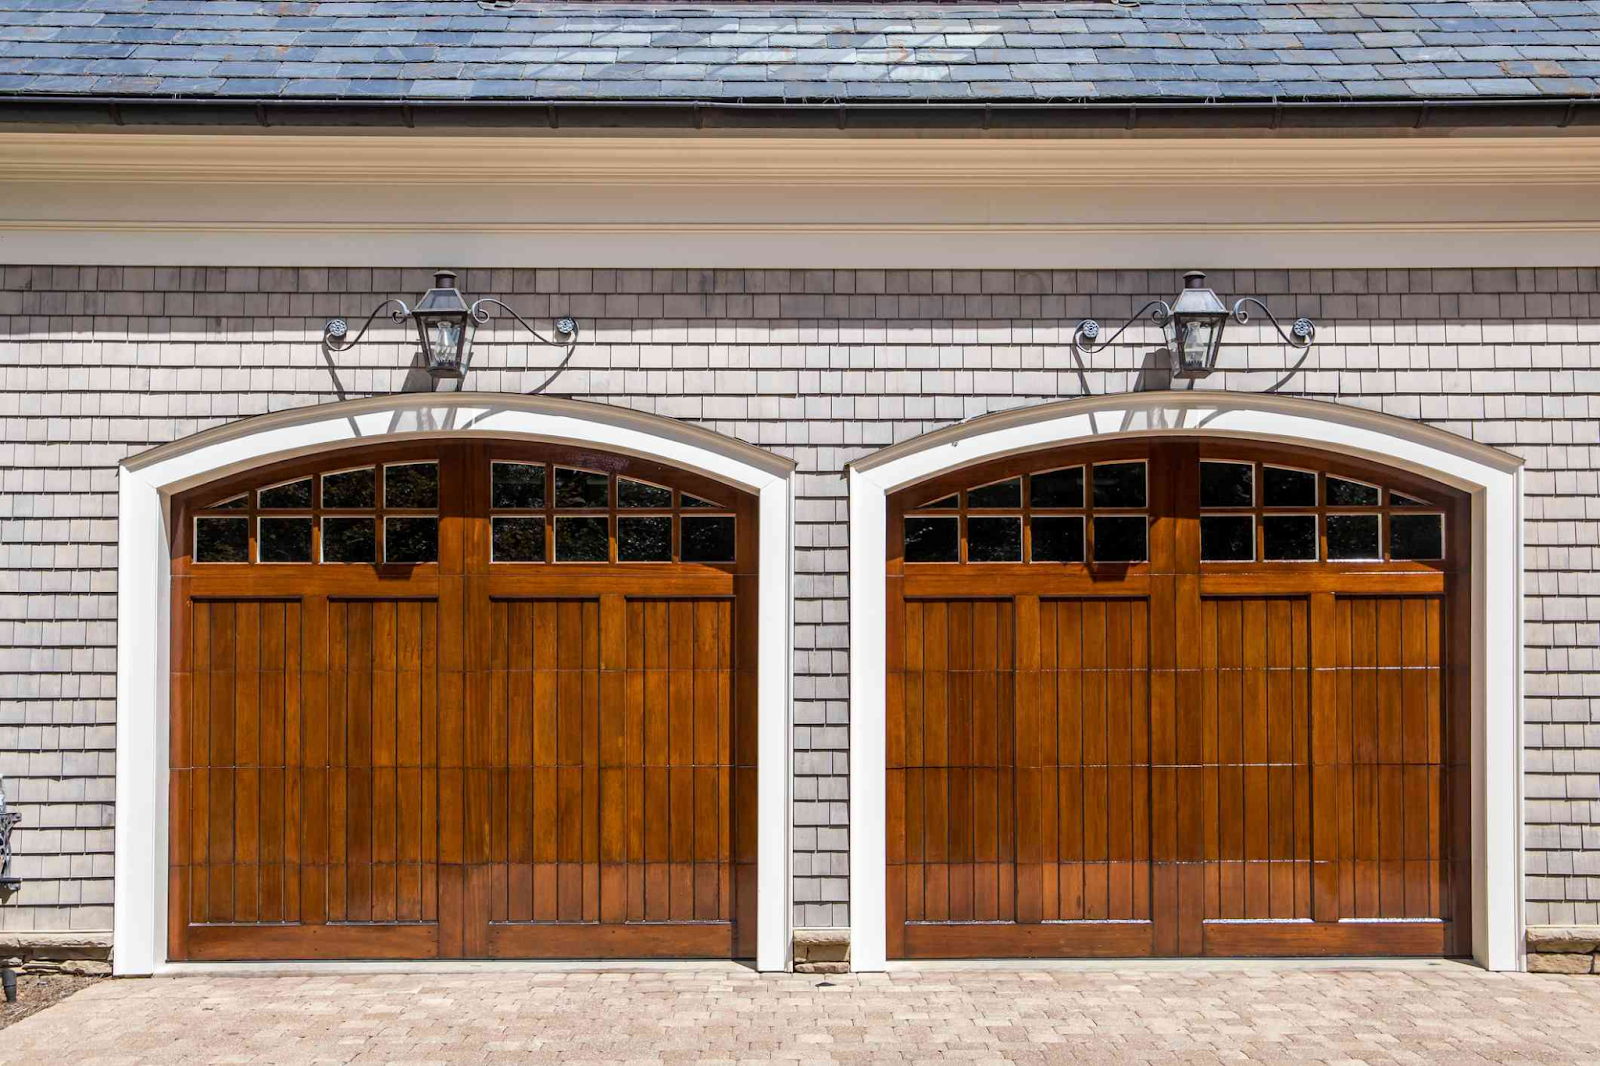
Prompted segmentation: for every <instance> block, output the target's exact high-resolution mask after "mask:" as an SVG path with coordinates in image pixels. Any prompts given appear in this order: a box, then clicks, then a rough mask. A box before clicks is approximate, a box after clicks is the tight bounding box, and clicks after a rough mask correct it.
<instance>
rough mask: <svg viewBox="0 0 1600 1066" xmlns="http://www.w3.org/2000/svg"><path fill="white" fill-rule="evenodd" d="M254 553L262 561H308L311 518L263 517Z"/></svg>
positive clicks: (309, 555) (309, 559)
mask: <svg viewBox="0 0 1600 1066" xmlns="http://www.w3.org/2000/svg"><path fill="white" fill-rule="evenodd" d="M256 554H257V555H258V556H259V558H260V560H261V562H264V563H309V562H310V561H311V519H309V518H263V519H262V520H261V526H260V529H259V545H258V547H257V549H256Z"/></svg>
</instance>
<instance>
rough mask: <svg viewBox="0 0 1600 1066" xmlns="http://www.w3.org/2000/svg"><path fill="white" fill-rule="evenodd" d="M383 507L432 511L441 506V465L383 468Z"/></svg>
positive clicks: (408, 464)
mask: <svg viewBox="0 0 1600 1066" xmlns="http://www.w3.org/2000/svg"><path fill="white" fill-rule="evenodd" d="M383 505H384V506H385V507H404V508H406V509H408V510H418V511H431V510H432V509H433V508H435V507H437V506H439V464H438V463H404V464H401V465H398V466H394V465H391V466H386V467H384V468H383Z"/></svg>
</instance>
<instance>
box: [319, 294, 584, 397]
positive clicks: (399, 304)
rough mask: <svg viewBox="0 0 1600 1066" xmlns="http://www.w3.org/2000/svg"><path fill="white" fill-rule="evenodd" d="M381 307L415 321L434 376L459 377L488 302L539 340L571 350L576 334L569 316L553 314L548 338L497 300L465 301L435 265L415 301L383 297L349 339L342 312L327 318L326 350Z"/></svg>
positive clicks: (340, 346) (343, 344)
mask: <svg viewBox="0 0 1600 1066" xmlns="http://www.w3.org/2000/svg"><path fill="white" fill-rule="evenodd" d="M386 307H387V308H389V309H390V310H389V318H390V319H392V320H393V321H395V322H404V321H405V320H406V319H408V318H409V319H411V321H412V322H414V323H415V324H416V328H417V340H418V342H419V343H421V345H422V358H423V362H424V365H425V366H426V367H427V368H428V373H429V375H431V376H432V377H433V379H434V381H459V380H461V379H462V378H464V377H466V376H467V368H468V366H469V365H470V364H471V360H472V340H473V336H474V334H475V333H476V332H477V329H478V326H480V325H481V324H483V323H484V322H487V321H489V311H488V309H489V308H490V307H498V308H500V310H502V311H504V312H506V314H508V315H510V316H511V317H512V318H514V319H516V320H517V321H518V322H520V323H522V327H523V328H524V329H526V330H527V331H528V332H529V333H532V334H533V335H534V336H535V337H536V338H538V340H539V343H541V344H548V345H550V346H552V347H564V348H566V349H567V350H568V354H571V350H572V347H573V346H574V345H575V344H576V343H577V340H578V324H577V322H575V321H573V320H572V319H571V318H569V317H565V316H563V317H561V318H558V319H556V323H555V337H554V338H549V337H546V336H545V335H544V334H542V333H540V332H539V331H538V330H536V329H534V328H533V327H532V326H530V325H528V323H527V320H526V319H524V318H523V317H522V316H521V315H519V314H517V312H515V311H514V310H512V309H511V308H510V307H507V306H506V305H505V304H503V303H501V302H500V301H499V300H495V299H492V298H490V297H484V298H483V299H480V300H476V301H474V302H473V303H472V304H470V305H469V304H468V303H467V301H466V298H465V297H463V296H462V295H461V290H460V289H458V288H456V275H455V271H453V270H440V271H436V272H435V273H434V275H433V288H431V289H429V290H428V291H427V292H425V293H423V294H422V298H421V299H420V300H418V301H417V305H416V306H415V307H407V306H406V303H405V301H404V300H396V299H389V300H385V301H384V302H383V303H381V304H379V305H378V306H377V307H376V308H374V309H373V311H372V314H370V315H368V316H367V321H366V324H365V325H363V326H362V327H361V332H360V333H357V334H356V336H355V339H354V340H349V341H347V340H346V339H345V338H346V337H347V336H348V335H349V333H350V326H349V324H348V323H347V322H345V320H344V319H342V318H335V319H333V320H332V321H330V322H329V323H328V324H327V325H326V326H324V327H323V329H322V344H323V347H325V348H327V349H328V351H330V352H343V351H348V350H349V349H351V348H354V347H355V346H356V345H357V344H360V343H361V338H363V337H365V336H366V335H367V330H368V329H370V328H372V323H373V320H374V319H376V318H377V317H378V314H379V312H381V311H382V310H383V309H384V308H386Z"/></svg>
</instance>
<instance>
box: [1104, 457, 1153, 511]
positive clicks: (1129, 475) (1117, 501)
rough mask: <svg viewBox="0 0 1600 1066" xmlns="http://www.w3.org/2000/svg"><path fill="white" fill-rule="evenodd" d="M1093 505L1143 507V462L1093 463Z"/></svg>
mask: <svg viewBox="0 0 1600 1066" xmlns="http://www.w3.org/2000/svg"><path fill="white" fill-rule="evenodd" d="M1094 505H1095V506H1096V507H1143V506H1144V505H1145V484H1144V464H1143V463H1096V464H1094Z"/></svg>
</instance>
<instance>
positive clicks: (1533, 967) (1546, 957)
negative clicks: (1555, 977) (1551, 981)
mask: <svg viewBox="0 0 1600 1066" xmlns="http://www.w3.org/2000/svg"><path fill="white" fill-rule="evenodd" d="M1527 944H1528V972H1529V973H1565V974H1582V973H1600V955H1597V952H1600V925H1533V926H1529V927H1528V939H1527Z"/></svg>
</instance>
